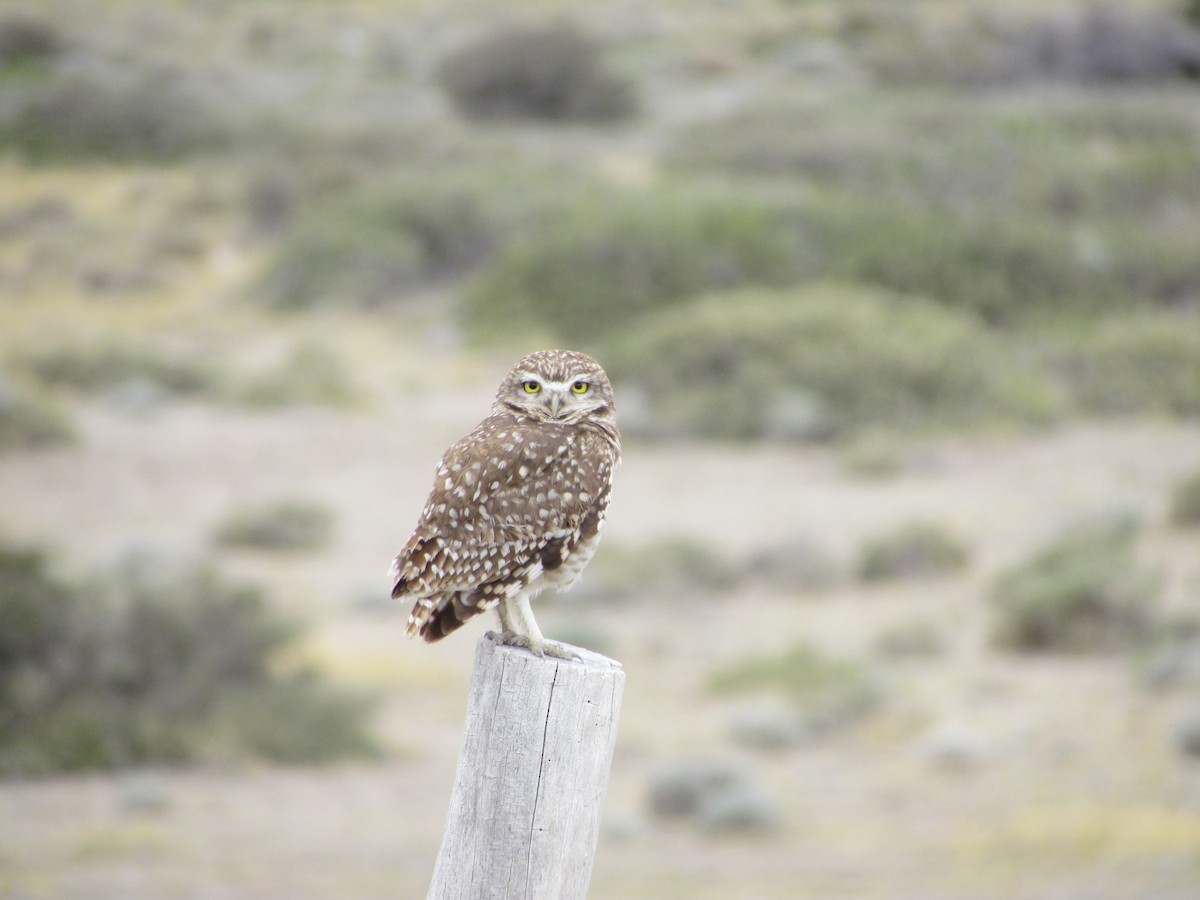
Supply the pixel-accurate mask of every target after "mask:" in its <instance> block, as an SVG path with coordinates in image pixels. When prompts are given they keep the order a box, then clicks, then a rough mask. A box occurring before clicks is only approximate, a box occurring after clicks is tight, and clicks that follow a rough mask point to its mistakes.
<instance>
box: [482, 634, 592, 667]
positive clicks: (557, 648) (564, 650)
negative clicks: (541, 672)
mask: <svg viewBox="0 0 1200 900" xmlns="http://www.w3.org/2000/svg"><path fill="white" fill-rule="evenodd" d="M488 636H489V637H490V638H491V639H492V640H494V641H496V642H497V643H499V644H503V645H504V646H506V647H524V648H525V649H526V650H528V651H529V652H530V653H532V654H533V655H534V656H538V657H542V658H544V657H547V656H552V657H554V658H555V659H565V660H569V661H570V662H583V657H581V656H580V655H579V654H578V653H576V652H575V650H574V649H573V648H571V647H568V646H567V645H566V644H560V643H558V641H548V640H546V639H545V638H541V639H540V640H539V639H537V638H534V637H531V636H530V635H527V634H517V633H516V632H513V631H507V632H501V633H499V634H497V633H496V632H494V631H489V632H488Z"/></svg>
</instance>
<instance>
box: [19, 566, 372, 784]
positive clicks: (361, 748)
mask: <svg viewBox="0 0 1200 900" xmlns="http://www.w3.org/2000/svg"><path fill="white" fill-rule="evenodd" d="M85 597H86V602H84V598H85ZM295 634H296V629H295V627H294V626H293V625H292V624H290V623H287V622H284V621H282V620H280V619H279V618H277V617H276V616H275V615H273V614H272V613H271V612H270V610H269V609H268V607H267V605H266V603H265V601H264V599H263V597H262V596H261V594H259V593H258V592H257V591H256V590H255V589H253V588H250V587H246V586H243V585H237V584H232V583H229V582H227V581H225V580H224V579H222V578H220V577H219V576H218V575H217V574H216V573H214V572H213V571H212V570H210V569H203V568H198V569H179V568H175V567H170V566H164V565H156V564H152V563H149V562H147V561H145V560H143V561H135V562H131V563H128V564H126V565H123V566H122V567H120V568H119V569H118V570H117V571H115V572H114V573H113V574H111V575H110V576H108V577H105V578H101V579H92V580H90V581H89V582H88V584H87V587H86V588H78V587H74V586H69V585H66V584H64V583H62V582H60V581H58V580H57V579H56V578H55V577H54V576H53V575H52V574H51V573H50V571H49V569H48V566H47V564H46V560H45V557H44V555H42V554H41V553H39V552H36V551H30V550H23V549H19V548H12V547H7V546H6V547H0V775H4V776H13V775H23V776H28V775H46V774H50V773H53V772H58V771H74V770H85V769H112V768H116V767H120V766H128V765H138V764H145V763H154V762H159V763H162V762H170V763H185V762H193V761H201V760H205V759H216V758H221V759H227V758H231V757H235V756H251V757H258V758H265V759H272V760H279V761H287V762H323V761H327V760H330V759H334V758H338V757H342V756H357V755H363V754H365V753H369V752H372V751H373V745H372V742H371V740H370V737H369V735H368V733H367V731H366V724H365V723H366V717H367V713H368V711H369V704H367V702H366V701H365V700H364V699H363V698H361V697H359V696H356V695H351V694H347V693H345V692H343V691H341V690H339V689H336V688H334V687H332V686H331V685H329V684H327V683H325V682H324V681H323V680H321V679H320V678H318V677H316V676H315V675H311V674H310V675H289V676H284V675H279V674H276V672H275V667H274V665H273V662H272V661H273V659H274V657H275V655H276V654H277V653H278V651H279V650H280V649H282V648H283V647H284V646H285V645H286V644H287V643H288V642H289V641H290V640H291V639H292V637H293V636H294V635H295Z"/></svg>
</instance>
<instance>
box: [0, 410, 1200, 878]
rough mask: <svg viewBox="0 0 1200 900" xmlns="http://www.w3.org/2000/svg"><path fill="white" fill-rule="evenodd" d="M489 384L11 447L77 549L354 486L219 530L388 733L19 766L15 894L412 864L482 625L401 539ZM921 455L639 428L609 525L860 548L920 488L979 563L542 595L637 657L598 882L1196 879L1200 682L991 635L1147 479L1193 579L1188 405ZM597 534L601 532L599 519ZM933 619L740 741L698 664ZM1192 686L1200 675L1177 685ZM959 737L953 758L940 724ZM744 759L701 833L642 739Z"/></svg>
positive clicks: (22, 481)
mask: <svg viewBox="0 0 1200 900" xmlns="http://www.w3.org/2000/svg"><path fill="white" fill-rule="evenodd" d="M489 395H490V389H489V388H486V387H482V386H480V387H474V386H471V387H466V388H463V389H462V390H459V391H457V392H455V393H447V394H446V395H445V396H444V398H443V399H444V401H445V402H443V403H439V404H430V406H431V407H433V406H436V407H437V409H438V412H437V413H436V414H435V413H432V412H430V413H425V414H420V415H414V413H413V412H412V410H411V409H404V410H402V409H399V408H376V409H372V410H361V411H326V410H297V409H291V410H281V411H278V412H267V413H263V412H261V411H256V412H253V413H249V412H239V411H236V410H228V409H218V408H212V407H206V406H166V407H163V408H161V409H159V410H154V411H150V412H146V413H143V414H141V415H131V414H129V413H127V412H120V411H117V410H114V409H111V408H107V407H104V406H94V407H91V408H89V409H87V410H86V411H85V415H84V420H83V421H84V428H85V435H86V441H85V442H84V443H83V444H82V445H81V446H80V447H77V448H72V449H66V450H57V451H53V452H49V453H41V454H37V455H29V456H24V455H17V456H9V457H6V458H4V459H3V460H0V498H2V502H0V529H3V530H4V531H5V532H7V533H8V534H9V535H11V536H15V537H18V538H21V539H29V540H46V541H50V542H52V543H53V545H54V546H56V547H58V548H59V557H58V562H59V563H60V564H61V565H62V566H63V568H64V569H66V570H68V571H71V572H74V573H80V572H83V571H86V570H87V569H88V568H89V567H92V566H94V565H97V564H103V563H104V562H105V561H107V560H111V559H113V558H115V557H117V556H119V555H120V554H121V553H123V552H127V551H128V550H129V549H130V548H133V547H140V546H153V547H156V548H160V549H164V550H166V551H169V552H172V553H178V554H182V555H185V556H195V555H203V554H204V553H206V552H210V551H211V544H210V541H211V533H212V529H213V527H214V526H215V524H216V523H217V522H218V521H220V520H221V518H223V517H224V516H225V515H226V514H227V513H228V512H229V511H230V510H231V509H233V508H236V507H239V506H244V505H245V504H246V503H248V502H252V501H254V500H259V499H270V498H273V497H278V496H303V497H309V498H313V499H316V500H318V501H320V502H322V503H324V504H326V505H328V506H329V508H330V509H332V510H333V511H334V512H335V513H336V514H337V520H338V532H337V536H336V540H335V542H334V543H333V545H332V546H331V547H330V548H328V550H326V551H322V552H320V553H317V554H314V555H312V556H309V557H300V558H289V559H287V560H286V561H284V562H280V561H276V560H270V559H265V560H264V559H262V558H257V557H254V556H252V555H247V554H223V555H222V558H221V562H222V564H223V565H224V566H225V567H227V568H228V569H230V570H231V571H233V572H235V573H237V574H239V575H244V576H246V577H250V578H253V579H255V580H257V581H259V582H261V583H262V584H264V586H265V587H267V589H268V590H269V591H270V594H271V596H272V597H273V598H274V600H275V601H276V602H277V603H279V604H280V605H281V606H283V607H285V608H287V609H288V610H291V611H293V612H295V613H297V614H299V615H301V616H303V617H304V618H305V619H306V620H307V621H308V622H309V623H311V626H312V631H311V634H310V637H309V639H308V640H307V642H306V646H305V652H307V653H309V654H311V655H312V657H313V658H314V659H315V660H316V661H318V662H320V663H321V664H323V665H325V666H326V667H327V668H328V669H329V670H330V672H331V673H332V674H333V675H335V676H337V677H340V678H342V679H345V680H347V681H350V682H354V683H358V684H362V685H366V686H369V687H372V688H374V689H377V690H379V691H381V692H382V694H383V695H384V696H385V698H386V703H385V705H384V707H383V710H382V712H381V715H380V720H379V729H380V732H381V734H382V735H383V736H384V739H385V742H386V743H387V745H388V747H389V748H390V751H391V752H390V753H389V756H388V758H387V759H386V760H385V761H384V762H382V763H379V764H370V765H366V764H363V765H354V766H343V767H334V768H332V769H317V770H306V769H286V768H271V767H246V768H235V769H230V770H216V771H212V770H203V771H186V772H175V771H149V772H133V773H125V774H122V775H116V776H91V777H79V778H62V779H54V780H50V781H40V782H28V783H20V782H17V783H13V782H10V783H6V784H0V895H3V896H6V897H80V898H82V897H88V898H117V897H122V898H124V897H168V898H174V897H179V898H184V897H189V898H190V897H196V898H209V897H212V898H218V897H220V898H223V897H318V898H319V897H329V898H333V897H364V898H366V897H419V896H423V895H424V890H425V886H426V885H427V883H428V877H429V874H430V872H431V869H432V864H433V859H434V856H435V854H436V851H437V846H438V842H439V840H440V836H441V827H442V823H443V818H444V810H445V806H446V802H447V800H448V798H449V792H450V787H451V780H452V777H453V770H454V760H455V755H456V753H457V747H458V741H459V736H460V729H461V725H462V717H463V713H464V710H465V705H466V693H467V684H468V680H469V676H470V672H469V669H470V660H471V654H472V651H473V645H474V641H475V640H476V638H477V637H478V636H479V634H481V633H482V632H483V631H484V630H485V628H486V627H488V624H487V623H479V625H478V626H475V625H472V626H469V627H468V628H467V629H465V630H464V632H463V633H462V634H460V635H456V636H455V637H454V638H453V639H452V640H449V641H447V642H445V643H444V644H441V645H436V646H423V645H419V644H417V643H413V642H409V641H406V640H405V639H404V638H403V636H402V629H403V615H404V613H403V610H401V609H399V608H390V607H388V606H386V605H385V604H383V603H373V602H370V600H371V598H375V597H379V598H382V595H383V592H384V589H385V585H384V583H383V582H384V573H385V571H386V569H387V565H388V562H389V561H390V557H391V555H392V554H393V553H394V552H395V550H396V549H397V548H398V547H399V545H400V543H401V542H402V541H403V539H404V538H405V537H406V535H407V532H408V529H409V528H410V527H411V525H412V522H413V520H414V518H415V515H416V513H417V511H418V510H419V508H420V506H421V503H422V501H423V499H424V496H425V492H426V490H427V488H428V483H429V479H430V477H431V474H432V470H433V467H434V463H435V462H436V460H437V458H438V455H439V454H440V452H441V450H442V449H443V448H444V447H445V446H446V444H447V443H448V442H449V441H451V440H453V439H454V438H456V437H457V436H459V435H460V434H461V433H463V432H465V431H466V430H468V429H469V427H470V426H471V425H472V424H473V423H474V421H475V420H476V419H477V418H478V417H479V415H480V414H481V413H482V411H483V409H484V408H486V405H487V402H488V398H489ZM904 460H905V462H904V465H903V466H902V469H901V472H900V473H899V474H898V475H896V476H894V477H890V478H887V479H881V480H871V479H864V478H855V477H853V476H851V475H848V474H847V473H846V472H845V470H844V468H843V467H842V466H841V465H840V464H839V458H838V456H837V455H836V454H833V453H831V452H830V451H827V450H823V449H819V448H800V449H795V448H783V447H765V448H742V447H720V446H718V447H712V446H709V447H698V446H670V445H646V444H641V443H637V442H629V443H628V444H627V447H626V463H625V465H624V466H623V468H622V470H621V471H620V473H619V476H618V484H617V491H616V494H615V498H614V505H613V508H612V514H611V519H610V523H609V530H608V532H607V537H606V540H608V541H613V542H618V541H619V542H621V543H624V544H634V543H636V542H638V541H641V540H648V539H654V538H657V537H662V536H665V535H690V536H693V537H696V538H698V539H702V540H705V541H708V542H712V543H717V544H720V545H723V546H725V547H726V548H728V550H729V552H730V553H733V554H735V555H738V554H747V553H749V552H751V551H752V550H753V549H754V548H755V547H756V546H759V545H762V544H773V543H778V542H779V541H780V540H781V539H783V538H790V537H805V538H808V539H810V540H812V541H815V542H816V543H818V544H819V545H820V546H822V547H824V548H826V549H827V550H828V551H829V552H830V553H832V554H834V555H835V556H837V557H839V558H842V559H848V558H850V556H851V555H852V553H853V552H854V550H855V548H856V547H857V546H858V545H859V543H860V542H861V541H862V539H863V538H864V537H865V536H867V535H870V534H874V533H877V532H880V531H884V530H887V529H888V528H889V527H892V526H894V525H896V524H898V523H899V522H901V521H904V520H906V519H910V518H913V517H918V518H928V519H932V520H934V521H937V522H941V523H943V524H945V525H946V526H948V527H949V528H951V529H953V530H954V531H956V532H958V533H959V534H961V535H962V536H963V537H964V538H965V539H966V541H967V542H968V543H969V544H970V545H971V546H972V548H973V551H974V553H973V557H972V565H971V566H970V568H969V570H968V571H967V572H965V573H964V574H963V575H961V576H954V577H944V578H937V579H930V580H923V581H917V582H913V581H908V582H900V583H896V584H892V585H885V586H880V587H869V588H867V587H863V586H861V585H854V584H851V585H848V586H845V587H842V588H839V589H837V590H834V591H832V592H830V593H828V594H823V595H821V596H819V597H805V596H796V595H791V594H786V593H780V592H778V591H771V590H767V589H765V588H763V587H761V586H760V587H746V588H745V589H741V590H739V591H737V592H736V593H735V594H733V595H731V596H721V597H707V598H694V599H689V598H679V597H651V596H647V597H643V598H640V599H638V600H635V601H628V602H625V603H621V604H597V605H594V606H584V605H582V604H579V603H571V602H568V601H565V600H564V601H558V602H554V603H548V604H545V605H544V606H543V612H541V613H540V614H539V620H540V621H541V623H542V626H543V630H544V631H546V632H547V634H549V635H551V636H553V635H554V634H555V633H556V632H558V633H562V632H564V631H568V630H570V631H572V632H573V633H574V632H575V631H588V630H590V631H592V632H594V633H597V634H600V635H602V636H603V637H604V640H605V643H606V645H607V646H606V648H605V649H606V651H607V652H609V653H610V654H611V655H613V656H615V657H616V658H618V659H620V660H621V662H622V663H623V664H624V666H625V669H626V672H627V679H628V680H627V685H626V693H625V703H624V711H623V717H622V727H621V736H620V740H619V743H618V747H617V752H616V758H615V761H614V767H613V775H612V783H611V787H610V792H609V798H608V802H607V805H606V812H605V821H606V825H605V834H604V837H603V838H602V841H601V845H600V848H599V853H598V857H597V862H596V866H595V870H594V875H593V882H592V891H591V896H592V897H594V898H614V900H617V898H674V897H678V898H718V897H719V898H739V900H754V898H781V900H782V898H795V897H814V898H816V897H868V898H869V897H880V898H883V897H888V898H902V897H913V898H916V897H921V898H925V897H928V898H997V900H998V898H1056V900H1057V898H1085V897H1086V898H1093V897H1104V898H1145V897H1155V898H1180V900H1182V898H1194V897H1197V896H1200V764H1198V763H1196V762H1195V761H1193V762H1191V763H1189V762H1188V761H1187V760H1186V759H1185V758H1184V757H1183V756H1181V755H1180V754H1179V753H1178V752H1177V750H1176V749H1175V747H1174V745H1173V743H1172V727H1173V725H1174V723H1176V722H1177V721H1178V720H1179V718H1180V716H1182V715H1183V714H1184V712H1185V710H1186V709H1187V708H1188V705H1189V704H1190V703H1194V702H1195V700H1196V697H1195V692H1196V687H1195V686H1194V685H1193V686H1191V687H1190V688H1187V689H1184V690H1176V691H1168V692H1159V693H1151V692H1149V691H1147V690H1145V689H1143V688H1140V687H1138V684H1137V682H1136V679H1135V678H1134V676H1133V673H1132V668H1131V665H1130V662H1129V660H1128V659H1125V658H1112V659H1104V658H1100V659H1095V658H1090V659H1070V658H1066V659H1062V658H1058V659H1022V658H1013V657H1003V656H1000V655H997V654H995V653H994V652H992V651H990V650H988V649H987V647H986V643H985V640H984V635H985V628H986V606H985V596H986V586H987V584H988V582H989V579H990V578H991V577H992V576H993V575H994V574H995V572H996V571H997V569H999V568H1000V567H1002V566H1004V565H1006V564H1008V563H1010V562H1012V561H1014V560H1016V559H1019V558H1020V557H1021V556H1022V555H1023V554H1024V553H1026V552H1027V551H1028V550H1029V549H1030V548H1032V547H1034V546H1036V545H1037V544H1038V543H1039V542H1041V541H1043V540H1045V539H1046V538H1047V537H1048V536H1050V535H1052V534H1054V533H1055V532H1056V531H1058V530H1059V529H1061V528H1062V527H1063V526H1064V525H1066V524H1069V523H1070V522H1071V521H1074V520H1077V519H1078V518H1079V517H1081V516H1088V515H1096V514H1103V513H1106V512H1111V511H1113V510H1120V511H1132V512H1135V513H1137V514H1138V515H1139V516H1140V518H1141V520H1142V521H1143V522H1144V525H1145V527H1144V530H1143V537H1142V540H1141V553H1142V555H1143V556H1144V557H1145V558H1146V559H1147V560H1151V561H1155V562H1158V563H1159V564H1161V565H1162V566H1163V567H1164V570H1165V572H1166V573H1167V585H1166V601H1167V602H1168V603H1170V604H1173V605H1175V606H1181V607H1182V606H1186V607H1189V608H1190V609H1192V610H1200V535H1197V534H1194V533H1193V534H1188V533H1184V532H1178V531H1172V530H1171V529H1169V528H1168V527H1167V526H1166V525H1165V524H1163V520H1164V510H1165V507H1166V502H1167V497H1168V492H1169V488H1170V485H1171V484H1172V482H1173V481H1174V480H1176V479H1177V478H1179V477H1180V476H1181V475H1182V474H1184V473H1185V472H1188V471H1191V470H1193V469H1194V468H1195V467H1196V466H1197V464H1200V427H1198V426H1196V425H1180V424H1164V423H1127V424H1105V425H1080V426H1074V427H1070V428H1064V429H1061V430H1057V431H1053V432H1047V433H1044V434H1037V435H1024V436H989V437H980V438H971V439H956V440H947V441H943V442H938V443H934V444H930V445H921V446H919V447H914V448H913V449H912V451H911V452H910V453H907V454H905V457H904ZM601 552H603V548H602V550H601ZM912 622H919V623H927V624H928V626H929V627H930V628H931V629H932V630H933V632H934V633H936V634H937V635H939V636H940V638H941V639H942V641H943V644H944V647H945V649H944V651H943V652H941V653H938V654H936V655H934V656H931V657H922V658H920V659H916V660H909V661H904V662H891V663H879V666H880V671H881V672H882V673H883V677H884V678H885V683H886V693H885V700H884V702H883V704H882V706H881V708H880V709H879V710H878V711H877V712H875V713H874V714H872V715H870V716H868V717H866V718H865V719H863V720H862V721H860V722H858V723H857V724H855V725H853V726H851V727H848V728H845V729H843V730H840V731H837V732H834V733H832V734H829V735H828V736H825V737H823V738H820V739H817V740H814V741H811V742H809V743H806V744H803V745H802V746H800V747H798V748H794V749H790V750H786V751H780V752H774V753H771V752H764V751H754V750H750V749H747V748H745V747H742V746H739V745H738V744H736V743H735V742H734V741H733V740H732V739H731V738H730V734H729V721H730V717H731V716H732V715H734V714H736V712H737V711H738V709H739V708H741V707H743V706H744V705H745V704H746V703H748V702H750V700H748V698H746V697H724V696H722V697H716V698H714V697H712V696H711V695H710V694H709V692H708V691H707V690H706V682H707V679H708V677H709V675H710V673H711V672H712V671H713V670H714V669H715V668H718V667H719V666H721V665H723V664H726V663H728V662H731V661H736V660H740V659H744V658H745V657H746V656H748V655H750V654H754V653H760V652H771V651H777V650H781V649H783V648H785V647H787V646H789V645H790V644H792V643H794V642H795V641H796V640H797V639H798V638H801V637H804V638H808V639H810V640H811V641H813V642H814V643H815V644H816V645H817V646H819V647H820V648H821V649H822V650H823V651H826V652H828V653H829V654H831V655H834V656H847V657H854V658H868V657H870V656H871V654H872V647H873V646H874V645H875V641H876V640H877V638H878V636H879V635H880V634H881V633H883V632H884V631H886V630H888V629H889V628H893V627H895V626H896V625H898V624H906V623H912ZM1189 692H1190V694H1189ZM937 741H942V742H944V743H948V744H949V745H950V746H952V747H956V746H957V747H965V748H967V751H966V752H965V754H964V758H965V762H963V764H962V765H958V766H948V765H940V764H938V762H937V760H936V758H935V756H934V755H933V754H931V753H930V751H929V749H928V748H929V747H930V746H931V742H937ZM696 755H701V756H706V757H713V758H718V759H724V760H729V761H731V762H733V763H735V764H736V765H738V766H740V767H742V769H743V770H744V771H745V772H746V773H747V774H748V776H749V777H750V778H752V779H753V781H754V782H755V783H756V784H758V785H759V786H760V788H761V789H762V790H763V791H764V792H765V793H766V794H767V795H768V796H769V797H770V798H772V801H773V803H774V804H775V806H776V808H777V811H778V813H779V827H778V828H777V829H776V830H775V831H773V832H770V833H766V834H744V835H734V836H729V835H724V834H711V833H705V832H703V831H702V830H700V829H698V828H697V827H695V826H694V825H692V824H688V823H666V824H664V823H661V822H657V821H655V820H653V819H652V818H651V817H650V816H649V815H648V813H647V809H646V803H645V792H646V785H647V781H648V779H649V778H650V777H651V775H652V773H654V772H656V771H659V770H660V769H661V768H662V767H663V766H667V765H670V764H671V762H672V761H673V760H677V759H679V758H680V757H684V756H696Z"/></svg>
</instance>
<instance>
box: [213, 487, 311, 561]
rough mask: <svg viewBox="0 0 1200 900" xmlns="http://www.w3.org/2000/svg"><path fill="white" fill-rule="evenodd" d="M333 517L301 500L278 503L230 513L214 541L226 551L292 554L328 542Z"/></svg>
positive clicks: (280, 501) (219, 528) (218, 529)
mask: <svg viewBox="0 0 1200 900" xmlns="http://www.w3.org/2000/svg"><path fill="white" fill-rule="evenodd" d="M332 532H333V514H332V513H331V512H330V511H329V510H328V509H326V508H325V507H323V506H321V505H319V504H316V503H311V502H308V501H305V500H279V501H276V502H274V503H270V504H266V505H264V506H260V507H257V508H254V509H247V510H242V511H239V512H236V513H234V514H233V515H231V516H230V517H229V518H228V519H226V520H225V521H224V522H223V523H222V524H221V525H220V526H218V528H217V533H216V540H217V542H218V543H220V544H224V545H226V546H229V547H240V548H243V549H253V550H270V551H283V552H295V551H297V550H316V549H319V548H321V547H323V546H324V545H325V544H327V543H328V542H329V539H330V537H331V535H332Z"/></svg>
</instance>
